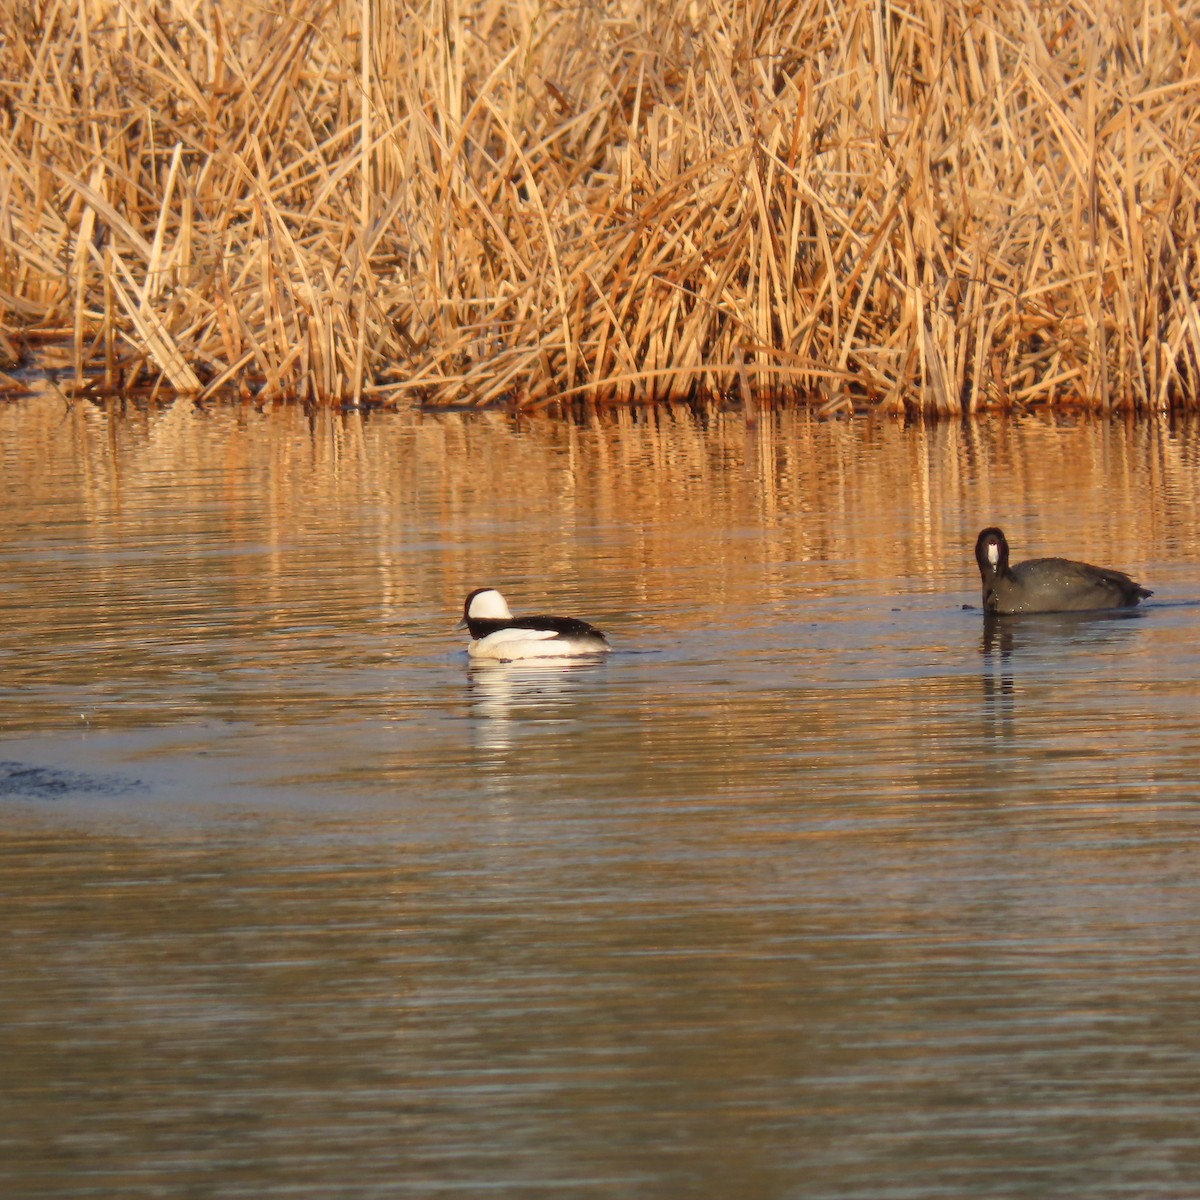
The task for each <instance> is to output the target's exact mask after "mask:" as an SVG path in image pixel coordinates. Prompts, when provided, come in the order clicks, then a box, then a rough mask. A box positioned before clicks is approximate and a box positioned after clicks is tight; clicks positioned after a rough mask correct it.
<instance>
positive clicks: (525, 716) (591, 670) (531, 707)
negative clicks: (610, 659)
mask: <svg viewBox="0 0 1200 1200" xmlns="http://www.w3.org/2000/svg"><path fill="white" fill-rule="evenodd" d="M605 662H606V660H605V659H602V658H599V657H597V658H595V659H585V660H584V659H577V660H574V661H571V662H562V661H559V662H555V661H553V660H548V659H547V660H542V661H538V660H530V661H526V662H511V663H506V662H490V661H488V660H485V659H480V660H473V661H472V662H471V663H470V665H469V666H468V668H467V696H468V698H469V700H470V702H471V712H472V715H473V716H474V717H475V718H476V719H475V720H474V721H473V723H472V737H473V738H474V742H475V745H476V747H477V748H478V749H479V750H483V751H487V752H490V753H493V754H503V753H505V752H507V751H509V750H511V749H513V746H514V742H515V739H516V737H517V736H518V729H519V725H520V723H521V722H522V721H530V720H536V721H539V722H543V723H544V722H547V721H563V720H567V719H570V717H571V716H572V713H571V711H570V709H569V707H567V706H566V705H565V703H564V702H566V701H567V700H568V699H569V698H570V696H571V694H572V693H573V692H577V691H578V690H579V688H580V687H581V685H582V684H583V683H584V682H585V681H586V680H587V678H588V676H589V675H594V674H595V673H596V672H597V671H600V670H602V669H603V668H604V665H605Z"/></svg>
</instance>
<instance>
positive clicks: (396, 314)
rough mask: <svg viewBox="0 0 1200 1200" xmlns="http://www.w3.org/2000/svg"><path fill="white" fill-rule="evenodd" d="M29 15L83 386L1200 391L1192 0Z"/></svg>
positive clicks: (12, 269) (30, 60)
mask: <svg viewBox="0 0 1200 1200" xmlns="http://www.w3.org/2000/svg"><path fill="white" fill-rule="evenodd" d="M0 20H2V22H3V26H2V27H3V29H4V30H5V37H4V38H3V40H2V41H0V61H2V64H3V70H2V75H3V79H2V81H0V163H2V167H0V318H2V325H0V333H3V334H6V335H7V338H8V340H9V341H14V340H16V339H17V338H18V337H19V336H20V337H34V336H40V337H49V336H55V335H57V336H68V337H70V338H72V339H73V347H74V350H73V358H74V363H73V366H74V371H73V376H74V387H75V389H76V390H77V391H93V392H108V391H111V390H114V389H119V388H122V387H128V386H131V385H133V384H137V383H139V382H140V383H142V384H146V383H147V382H148V383H149V384H150V385H152V386H154V387H156V388H159V389H162V390H166V391H170V392H183V393H189V394H201V395H203V394H211V393H214V392H217V391H220V390H221V389H223V388H226V387H230V386H234V387H237V388H240V389H241V391H242V393H243V394H244V395H250V394H254V395H258V396H260V397H262V398H266V399H275V398H295V399H300V400H304V401H332V402H345V401H360V400H364V399H374V400H383V401H406V400H409V399H412V400H420V401H423V402H426V403H431V404H435V405H436V404H450V403H455V404H457V403H471V404H485V403H488V402H491V401H498V400H505V401H508V402H512V403H516V404H520V405H544V404H546V403H549V402H553V401H556V400H558V399H561V398H563V397H580V398H588V399H598V400H616V401H628V400H638V401H644V400H648V399H649V400H654V399H681V398H686V397H693V396H697V395H712V394H714V393H716V394H729V395H732V396H734V397H737V398H741V399H743V400H746V401H752V400H754V399H756V398H764V397H770V398H777V397H779V396H780V395H783V396H788V397H798V398H803V399H806V400H812V401H815V402H817V403H820V404H822V405H824V406H825V407H827V408H829V409H830V410H833V409H837V408H839V407H842V406H846V405H851V404H853V405H861V404H863V403H873V404H877V405H879V406H881V407H883V408H885V409H890V410H898V409H901V408H910V409H919V410H922V411H926V412H939V413H953V412H959V411H963V410H967V411H970V410H975V409H978V408H981V407H985V406H997V405H1032V404H1045V405H1053V404H1063V403H1082V404H1085V405H1089V406H1094V407H1099V408H1108V407H1117V408H1130V409H1160V408H1165V407H1171V406H1182V407H1195V406H1197V405H1198V404H1200V387H1198V382H1200V309H1198V306H1197V290H1198V289H1200V273H1198V271H1197V249H1198V245H1197V238H1198V234H1200V171H1198V170H1197V159H1198V157H1200V136H1198V134H1200V6H1198V5H1197V3H1195V2H1192V3H1172V2H1171V0H1144V3H1143V4H1141V5H1138V6H1135V5H1131V4H1127V3H1121V2H1117V0H1097V3H1096V5H1094V6H1092V7H1089V6H1087V5H1085V4H1084V3H1078V2H1074V0H1071V2H1068V3H1065V4H1060V3H1056V4H1053V5H1051V4H1046V3H1030V4H1009V3H1007V0H1005V2H1003V3H1002V2H1001V0H990V2H989V0H976V2H975V3H967V2H965V0H908V2H907V3H904V2H901V0H845V2H844V3H840V4H830V3H828V2H827V0H796V2H789V0H781V2H779V3H766V2H754V0H751V2H749V3H744V2H742V0H713V2H711V3H702V2H696V0H665V2H662V3H658V2H651V0H643V2H642V3H634V2H632V0H607V2H602V3H597V4H589V5H581V4H575V3H566V2H558V3H556V2H554V0H545V2H542V3H535V2H533V0H431V2H430V3H427V4H421V5H415V4H414V5H407V4H404V3H399V2H397V0H346V2H344V3H337V2H336V0H279V2H278V3H277V4H274V5H270V6H268V5H259V4H253V3H250V4H243V3H241V2H240V0H206V2H205V3H197V2H196V0H38V2H37V3H34V4H30V3H29V2H28V0H0ZM363 44H365V45H367V46H368V47H369V49H370V53H369V54H368V55H366V56H363V55H362V54H361V53H360V48H361V46H362V45H363ZM3 348H4V347H3V346H2V345H0V350H2V349H3Z"/></svg>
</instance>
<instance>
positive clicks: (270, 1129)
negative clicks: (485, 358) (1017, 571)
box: [0, 400, 1200, 1200]
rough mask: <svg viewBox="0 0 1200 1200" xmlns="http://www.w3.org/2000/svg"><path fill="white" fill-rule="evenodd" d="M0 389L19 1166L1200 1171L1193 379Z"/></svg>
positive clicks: (122, 1175)
mask: <svg viewBox="0 0 1200 1200" xmlns="http://www.w3.org/2000/svg"><path fill="white" fill-rule="evenodd" d="M0 439H2V441H0V468H2V470H3V475H2V476H0V487H2V489H3V491H2V493H0V504H2V506H3V508H2V521H0V962H2V963H3V969H2V971H0V1063H2V1064H3V1066H2V1067H0V1195H3V1196H4V1197H5V1198H6V1200H9V1198H13V1197H21V1198H24V1197H38V1198H47V1200H49V1198H51V1197H53V1198H60V1197H64V1198H72V1200H73V1198H75V1197H85V1196H86V1197H92V1196H105V1197H107V1196H122V1197H139V1198H140V1197H152V1196H164V1195H171V1196H175V1195H196V1196H214V1197H233V1196H245V1197H284V1196H287V1197H296V1196H302V1197H310V1196H311V1197H368V1196H420V1197H425V1196H439V1197H440V1196H464V1197H478V1196H481V1195H489V1196H498V1197H514V1198H515V1197H526V1196H530V1195H553V1196H556V1197H560V1196H561V1197H597V1198H600V1197H604V1198H607V1197H614V1198H615V1197H621V1198H624V1197H663V1198H667V1197H693V1196H694V1197H719V1198H724V1197H733V1196H762V1197H796V1198H803V1200H810V1198H835V1197H836V1198H854V1200H877V1198H885V1200H886V1198H913V1200H916V1198H925V1197H941V1196H944V1197H954V1198H959V1197H965V1196H971V1197H997V1198H1000V1197H1005V1198H1007V1197H1044V1196H1063V1197H1072V1198H1076V1197H1089V1198H1097V1197H1117V1196H1129V1197H1145V1196H1171V1197H1178V1196H1186V1195H1191V1194H1196V1193H1197V1192H1200V1007H1198V1006H1197V1002H1196V996H1197V994H1198V993H1200V871H1198V870H1197V863H1198V862H1200V805H1198V804H1197V797H1198V795H1200V788H1198V784H1200V693H1198V689H1197V686H1196V681H1197V678H1198V676H1200V653H1198V652H1197V649H1196V643H1197V639H1196V636H1195V634H1196V630H1197V627H1198V624H1200V566H1198V564H1200V538H1198V536H1197V528H1198V527H1197V521H1196V516H1197V510H1196V502H1197V497H1200V476H1198V474H1197V472H1198V471H1200V429H1197V428H1196V427H1195V426H1191V425H1187V426H1172V425H1168V424H1167V423H1165V422H1163V423H1145V424H1139V425H1132V426H1126V425H1123V424H1116V423H1105V422H1096V421H1082V422H1074V421H1060V422H1049V421H1044V420H1026V421H1024V422H1016V423H1014V422H1008V421H1005V422H995V423H980V424H978V425H970V426H959V425H954V426H938V427H933V428H927V429H919V428H918V429H904V428H901V427H900V426H898V425H896V424H891V423H871V422H866V421H855V422H835V423H821V422H817V421H815V420H812V419H811V418H809V417H807V416H806V415H804V414H781V415H766V416H763V417H762V418H761V419H760V421H759V423H758V424H757V425H753V426H751V427H749V428H748V427H746V425H745V424H744V423H743V422H742V421H741V419H740V418H739V417H736V416H714V417H711V418H710V419H708V420H707V421H704V422H701V421H698V420H696V419H694V418H692V417H690V416H688V415H687V414H670V413H664V414H659V415H657V416H637V415H630V414H626V415H623V416H621V417H620V418H612V419H609V420H596V421H594V422H592V423H590V424H585V425H560V424H554V423H549V422H535V423H533V424H530V425H526V426H516V427H514V426H512V425H511V424H509V423H508V422H507V421H505V420H503V419H500V418H491V417H489V418H466V417H446V418H440V419H437V418H432V417H397V416H383V417H373V418H371V419H370V420H367V421H364V420H363V419H362V418H360V417H357V416H354V417H346V418H341V417H331V416H320V417H316V418H313V419H311V420H310V419H308V418H306V417H305V416H304V414H302V413H299V412H294V411H282V412H276V413H271V414H258V413H254V412H249V411H246V412H239V411H232V410H229V411H226V410H218V411H215V412H208V413H200V412H196V411H193V410H191V409H190V408H187V407H186V406H176V408H174V409H171V410H167V411H165V412H156V413H137V412H132V413H129V414H127V415H125V416H123V417H118V416H115V415H110V414H107V413H105V412H103V411H101V410H99V409H95V408H89V407H85V406H76V407H75V408H74V409H72V410H70V411H69V412H68V411H64V409H63V406H62V405H61V403H58V402H51V401H43V400H38V401H29V402H21V403H12V404H8V405H7V406H6V407H4V408H2V409H0ZM993 522H995V523H999V524H1002V525H1004V526H1005V528H1006V529H1007V531H1008V533H1009V537H1010V540H1011V541H1012V542H1013V547H1014V553H1015V555H1016V556H1017V557H1025V556H1031V555H1034V554H1043V553H1064V552H1065V553H1070V554H1073V555H1075V556H1078V557H1083V558H1086V559H1089V560H1091V561H1101V562H1105V563H1108V564H1110V565H1114V566H1118V567H1122V568H1124V569H1127V570H1129V571H1130V572H1131V573H1133V574H1134V575H1135V576H1137V577H1138V578H1139V579H1141V580H1142V581H1143V582H1145V583H1146V584H1147V585H1148V586H1151V587H1153V588H1154V589H1155V595H1154V597H1153V598H1152V599H1151V601H1150V602H1149V603H1148V604H1147V605H1146V606H1145V607H1144V609H1142V610H1139V612H1138V613H1136V614H1134V615H1132V616H1129V617H1121V618H1115V619H1114V618H1109V619H1095V618H1083V619H1080V618H1074V619H1065V618H1053V617H1046V618H1036V619H1029V620H1025V621H1020V622H1015V623H1009V624H1007V625H1003V626H1001V627H1000V628H998V629H996V630H985V628H984V624H983V621H982V619H981V616H980V613H979V612H978V611H977V610H974V611H972V610H964V608H963V605H974V604H977V603H978V575H977V572H976V570H975V566H974V562H973V559H972V556H971V549H972V546H973V543H974V537H975V534H976V532H977V531H978V529H979V528H980V527H981V526H982V525H984V524H989V523H993ZM483 584H493V585H496V586H499V587H501V588H502V589H503V590H504V591H505V593H506V595H507V596H508V598H509V600H510V603H511V604H512V605H513V607H514V609H517V610H525V611H529V610H531V609H541V610H551V611H560V612H566V613H574V614H576V615H581V616H584V617H586V618H588V619H590V620H593V621H595V622H596V623H597V624H599V625H601V626H602V627H603V628H605V629H606V630H607V631H608V633H609V635H610V637H611V639H612V641H613V643H614V645H615V647H616V650H615V652H614V654H613V655H612V656H610V658H609V660H608V661H606V662H604V663H602V664H599V665H592V664H581V665H577V666H574V667H564V668H552V669H549V670H547V669H536V668H529V667H525V668H519V667H514V668H504V667H491V668H482V669H472V668H470V667H469V666H468V664H467V660H466V656H465V653H464V648H465V640H464V636H463V634H462V633H460V632H456V631H455V630H454V629H453V625H454V623H455V621H456V620H457V619H458V617H459V615H460V610H461V604H462V599H463V597H464V596H465V595H466V593H467V592H468V591H470V590H471V589H472V588H474V587H477V586H481V585H483Z"/></svg>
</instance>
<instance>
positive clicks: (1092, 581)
mask: <svg viewBox="0 0 1200 1200" xmlns="http://www.w3.org/2000/svg"><path fill="white" fill-rule="evenodd" d="M975 561H976V562H977V563H978V564H979V574H980V576H981V578H982V580H983V607H984V609H985V610H986V611H988V612H993V613H1014V614H1015V613H1050V612H1094V611H1096V610H1099V609H1106V608H1133V607H1134V606H1135V605H1136V604H1138V603H1140V601H1142V600H1143V599H1144V598H1145V597H1147V596H1150V595H1153V593H1152V592H1151V591H1150V590H1149V589H1148V588H1144V587H1142V585H1141V584H1140V583H1136V582H1134V580H1132V579H1130V578H1129V576H1128V575H1126V574H1125V573H1124V572H1122V571H1113V570H1111V569H1109V568H1108V567H1093V566H1092V565H1091V564H1090V563H1083V562H1075V561H1073V560H1072V559H1069V558H1031V559H1029V560H1027V561H1026V562H1021V563H1017V564H1016V565H1015V566H1011V567H1010V566H1009V564H1008V541H1007V539H1006V538H1005V536H1004V534H1003V533H1002V532H1001V531H1000V530H999V529H996V528H995V527H991V528H988V529H985V530H984V531H983V532H982V533H981V534H980V535H979V538H978V540H977V541H976V543H975Z"/></svg>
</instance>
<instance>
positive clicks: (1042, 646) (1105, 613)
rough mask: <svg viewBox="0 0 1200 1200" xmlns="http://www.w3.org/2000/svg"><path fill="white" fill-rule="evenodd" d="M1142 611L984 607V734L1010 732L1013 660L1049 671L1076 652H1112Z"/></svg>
mask: <svg viewBox="0 0 1200 1200" xmlns="http://www.w3.org/2000/svg"><path fill="white" fill-rule="evenodd" d="M1146 615H1147V613H1146V611H1145V610H1142V609H1139V610H1136V611H1135V610H1132V609H1113V610H1101V611H1091V612H1064V613H1037V614H1023V615H1016V616H1009V615H1005V614H998V613H992V612H985V613H984V614H983V632H982V635H981V637H980V646H979V649H980V653H981V654H982V656H983V673H982V677H981V678H982V683H983V700H984V715H985V721H986V728H987V732H988V734H989V735H990V737H992V738H993V739H996V740H1005V741H1008V740H1010V739H1011V738H1012V737H1013V735H1014V727H1013V720H1014V716H1015V710H1016V696H1017V692H1018V689H1017V688H1016V686H1015V684H1014V676H1015V673H1016V672H1015V671H1014V667H1015V666H1016V664H1018V663H1019V664H1020V670H1021V671H1026V670H1032V671H1035V672H1036V673H1037V674H1038V675H1039V676H1040V677H1043V678H1051V677H1054V676H1056V675H1058V674H1060V673H1061V671H1062V669H1063V667H1064V666H1066V665H1068V664H1069V661H1070V660H1071V659H1072V658H1075V657H1077V656H1078V655H1079V654H1081V653H1084V654H1086V655H1087V656H1088V657H1089V660H1094V659H1095V658H1096V656H1097V655H1100V654H1103V653H1108V652H1115V650H1116V647H1117V645H1118V644H1119V643H1122V642H1124V641H1125V640H1126V639H1127V638H1128V637H1129V636H1131V635H1132V634H1133V632H1134V629H1135V628H1136V626H1135V625H1134V624H1133V622H1135V621H1140V620H1142V619H1144V618H1145V617H1146Z"/></svg>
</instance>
